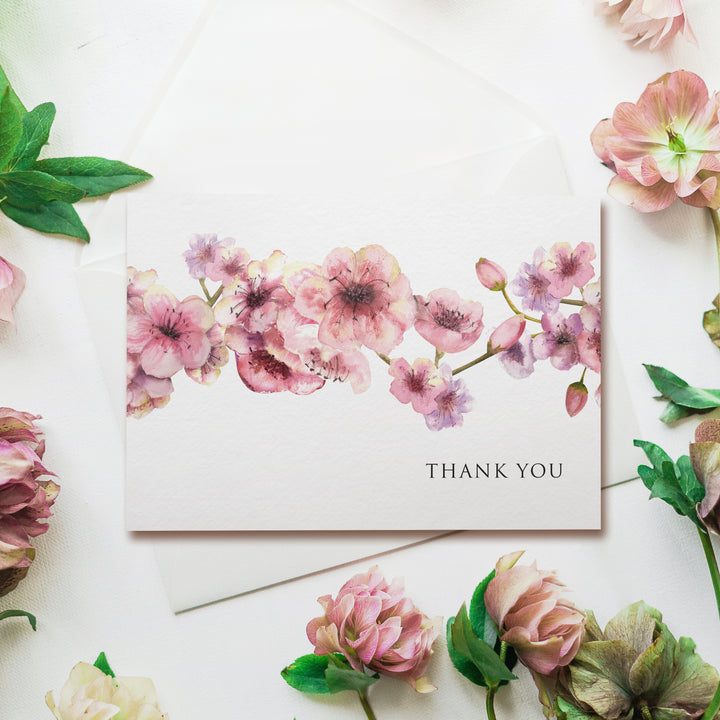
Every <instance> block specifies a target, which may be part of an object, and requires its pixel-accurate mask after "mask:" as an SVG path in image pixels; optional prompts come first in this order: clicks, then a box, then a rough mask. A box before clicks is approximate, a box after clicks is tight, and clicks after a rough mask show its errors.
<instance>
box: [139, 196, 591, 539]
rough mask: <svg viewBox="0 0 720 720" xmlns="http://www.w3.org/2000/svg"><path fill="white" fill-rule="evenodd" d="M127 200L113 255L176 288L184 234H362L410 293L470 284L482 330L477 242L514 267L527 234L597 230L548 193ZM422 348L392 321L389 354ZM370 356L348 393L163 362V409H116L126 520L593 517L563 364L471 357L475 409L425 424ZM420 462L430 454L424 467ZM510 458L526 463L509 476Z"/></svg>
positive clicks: (143, 525)
mask: <svg viewBox="0 0 720 720" xmlns="http://www.w3.org/2000/svg"><path fill="white" fill-rule="evenodd" d="M128 212H129V214H128V263H129V264H130V265H133V266H135V267H138V268H143V269H147V268H154V269H155V270H157V271H158V273H159V276H160V282H161V283H163V284H165V285H166V286H167V287H169V288H171V289H172V290H173V292H175V293H176V294H177V295H179V296H181V297H182V296H185V295H190V294H195V293H197V292H198V291H199V287H198V285H197V282H196V281H194V280H192V279H191V278H190V277H189V276H188V275H187V270H186V266H185V262H184V260H183V258H182V252H183V251H184V250H185V249H186V247H187V240H188V238H189V236H190V235H191V234H192V233H194V232H217V233H218V234H219V235H221V236H223V237H224V236H227V235H231V236H233V237H235V238H236V240H237V242H238V244H240V245H242V246H244V247H246V248H247V249H248V251H249V252H250V253H251V256H253V257H257V258H263V257H266V256H267V255H268V254H269V253H270V252H271V251H273V250H275V249H282V250H283V251H285V252H286V253H287V254H288V256H289V258H290V259H293V260H294V259H299V260H308V261H314V262H322V259H323V258H324V257H325V255H326V254H327V253H328V252H329V251H330V250H332V249H333V248H335V247H338V246H349V247H352V248H354V249H358V248H360V247H362V246H364V245H367V244H369V243H379V244H381V245H383V246H384V247H386V249H388V250H389V251H391V252H392V253H393V254H394V255H395V256H396V258H397V259H398V261H399V263H400V267H401V269H402V271H403V272H404V273H405V274H406V275H407V276H408V277H409V278H410V280H411V284H412V287H413V290H414V292H416V293H428V292H430V291H431V290H433V289H435V288H438V287H452V288H454V289H456V290H457V291H458V292H459V293H460V295H461V296H463V297H467V298H476V299H480V300H481V301H482V302H483V303H484V305H485V316H484V321H485V325H486V327H489V328H490V327H494V326H496V325H497V324H499V323H500V322H501V321H502V320H504V319H506V318H507V317H508V316H509V311H508V309H507V307H506V306H505V304H504V302H503V300H502V298H501V297H499V296H498V295H497V294H493V293H490V292H489V291H487V290H486V289H485V288H483V287H481V286H480V285H479V283H478V281H477V278H476V276H475V269H474V265H475V262H476V260H477V258H478V257H480V256H485V257H491V258H495V259H497V261H498V262H501V263H502V264H503V265H505V266H507V267H508V268H510V270H509V272H511V273H514V269H515V268H517V267H518V266H519V264H520V263H521V262H524V261H529V260H530V259H531V257H532V254H533V251H534V250H535V248H537V247H538V246H544V247H546V248H549V247H550V246H551V245H552V244H553V243H555V242H561V241H567V242H570V243H572V244H573V245H576V244H577V243H578V242H580V241H581V240H585V241H590V242H595V243H596V245H597V243H598V242H599V212H598V207H597V203H596V202H594V201H589V200H577V199H566V198H565V199H552V200H550V199H547V200H542V201H524V202H523V204H521V205H517V206H516V205H515V204H514V203H510V202H508V201H503V202H499V201H497V200H489V199H482V198H477V197H472V196H469V195H466V196H464V197H463V196H453V197H452V198H450V197H443V196H438V195H435V196H415V197H411V196H406V195H403V194H401V193H398V194H395V195H391V194H390V195H386V196H385V197H383V198H374V199H373V198H369V199H365V200H362V199H359V198H355V199H349V200H332V201H331V200H327V199H321V198H314V199H299V198H289V197H280V196H275V197H272V196H264V197H263V196H255V197H253V196H240V197H226V198H205V199H195V200H193V199H189V198H180V197H177V198H169V199H168V200H166V201H160V200H158V199H154V200H152V201H151V200H144V199H142V198H132V199H131V202H130V203H129V211H128ZM486 338H487V336H485V337H484V339H483V340H481V341H480V343H479V344H478V345H476V346H475V347H474V348H472V349H470V350H468V351H466V352H464V353H458V354H457V356H455V357H453V363H452V364H453V367H457V366H458V365H460V364H461V363H462V362H465V361H467V360H470V359H472V358H473V357H475V356H477V355H479V354H481V353H482V352H483V351H484V342H485V341H486ZM428 349H429V345H428V344H427V343H426V342H425V341H423V340H421V339H420V338H419V337H417V336H416V334H415V333H413V332H409V333H408V334H407V340H406V341H405V342H404V343H403V345H402V346H401V347H400V348H398V349H397V350H396V351H394V352H393V356H397V355H398V353H399V352H402V355H403V356H405V357H407V358H409V359H410V360H411V361H412V360H413V359H414V358H415V357H423V356H427V355H428ZM370 367H371V372H372V386H371V388H370V390H369V391H367V392H366V393H363V394H361V395H353V393H352V391H351V390H350V388H349V387H347V386H343V385H341V384H339V383H338V384H333V385H329V386H328V387H326V388H323V390H322V391H319V392H316V393H313V394H312V395H309V396H304V397H299V396H293V395H290V394H287V393H284V394H275V395H264V394H258V393H252V392H250V391H249V390H248V389H247V388H246V387H245V386H244V385H243V383H242V382H241V381H240V380H239V378H238V377H237V374H236V373H235V370H234V368H233V367H232V366H231V365H230V366H228V367H226V368H225V370H224V371H223V374H222V376H221V378H220V380H219V381H218V382H217V383H216V384H215V385H213V386H212V387H209V388H208V387H200V386H198V385H196V384H195V383H193V382H192V381H190V380H189V379H187V378H185V377H184V376H180V375H179V376H178V377H177V381H176V382H175V387H176V390H175V392H174V394H173V397H172V400H171V402H170V404H169V405H168V406H167V407H166V408H163V409H161V410H157V411H155V412H153V413H151V414H150V415H149V416H147V417H145V418H142V419H140V420H136V419H130V420H129V421H128V423H127V505H126V518H127V527H128V528H129V529H132V530H178V529H185V530H207V529H213V530H232V529H244V530H279V529H286V530H302V529H318V530H351V529H354V530H381V529H402V530H442V529H456V528H472V529H475V528H595V527H599V524H600V515H599V512H600V505H599V490H600V413H599V409H598V408H597V407H596V406H595V405H594V403H593V402H592V401H591V402H590V403H589V405H588V408H587V409H586V410H585V411H584V412H583V413H581V414H580V415H579V416H577V417H575V418H572V419H571V418H568V416H567V414H566V411H565V404H564V396H565V389H566V387H567V385H568V383H569V382H572V381H574V380H576V379H578V377H579V372H572V371H571V372H567V373H565V372H560V371H557V370H555V369H554V368H552V367H551V366H550V364H549V363H541V364H539V365H538V369H537V371H536V372H535V373H534V374H533V375H532V376H531V377H530V378H528V379H526V380H522V381H520V380H516V379H513V378H510V377H509V376H508V375H507V374H506V373H505V372H504V370H503V369H502V368H501V367H500V366H499V364H498V363H497V362H495V361H494V360H492V361H489V362H486V363H484V364H482V365H480V366H477V367H475V368H472V369H471V370H468V371H467V372H466V373H465V377H466V381H467V383H468V386H469V388H470V390H471V393H472V394H473V395H474V397H475V403H476V409H475V410H474V412H472V413H470V414H468V415H466V416H465V417H466V420H465V424H464V426H463V427H462V428H450V429H446V430H443V431H440V432H437V433H433V432H430V431H429V430H428V429H427V428H426V427H425V424H424V422H423V418H422V417H421V416H420V415H419V414H417V413H414V412H413V411H412V410H411V408H410V407H409V406H407V405H402V404H400V403H399V402H398V401H397V400H396V399H395V398H394V397H393V396H392V395H391V394H390V393H389V392H388V389H389V384H390V379H391V378H390V377H389V375H388V373H387V366H386V365H385V364H384V363H383V362H382V361H381V360H379V359H378V358H376V357H374V356H371V357H370ZM576 375H577V376H578V377H575V376H576ZM593 388H594V385H593ZM429 463H438V465H436V466H435V468H434V471H433V473H432V474H433V475H434V477H432V478H431V471H430V466H429V465H428V464H429ZM443 463H444V464H445V467H446V468H447V470H445V471H444V473H443V470H444V468H443V466H442V464H443ZM503 463H504V465H503ZM517 463H519V464H520V465H525V464H526V463H529V465H528V466H526V471H525V478H524V479H523V478H521V477H520V471H519V468H518V467H516V464H517ZM535 463H538V464H539V465H538V468H537V472H538V473H539V472H540V468H541V466H542V465H544V466H545V468H546V470H545V477H544V478H542V479H537V478H531V477H528V472H527V468H529V466H530V465H533V464H535ZM550 463H554V464H555V465H554V467H555V473H556V474H558V472H559V466H560V463H562V473H561V476H560V477H559V478H555V479H551V478H549V472H550V471H549V466H550ZM465 464H467V465H468V466H469V468H471V473H472V474H477V472H478V471H477V470H476V465H481V466H483V467H486V466H488V465H489V467H490V478H485V477H483V476H482V474H481V475H480V476H479V477H478V478H474V477H473V478H471V479H468V478H467V477H462V478H461V477H460V475H461V474H463V473H462V468H463V466H464V465H465ZM453 465H454V467H453ZM496 465H497V466H499V469H497V471H496ZM453 472H454V474H455V478H453V477H452V475H453ZM443 474H444V475H445V477H444V478H443V477H442V475H443ZM503 474H504V475H506V476H507V477H502V475H503Z"/></svg>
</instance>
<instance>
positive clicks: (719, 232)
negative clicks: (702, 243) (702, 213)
mask: <svg viewBox="0 0 720 720" xmlns="http://www.w3.org/2000/svg"><path fill="white" fill-rule="evenodd" d="M708 212H709V213H710V219H711V220H712V224H713V230H714V231H715V247H716V248H717V256H718V274H720V215H718V211H717V210H713V209H712V208H711V207H709V208H708Z"/></svg>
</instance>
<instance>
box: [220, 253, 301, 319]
mask: <svg viewBox="0 0 720 720" xmlns="http://www.w3.org/2000/svg"><path fill="white" fill-rule="evenodd" d="M284 265H285V254H284V253H282V252H280V251H279V250H275V251H274V252H273V253H272V254H271V255H270V257H268V258H266V259H265V260H253V261H252V262H250V263H248V266H247V268H246V270H245V272H244V273H241V274H240V275H239V276H238V277H237V278H236V279H235V280H234V281H233V282H232V283H231V284H230V285H228V286H227V287H226V288H225V289H224V290H223V296H222V300H220V302H219V303H218V304H217V305H216V306H215V317H216V318H217V321H218V322H219V323H220V324H221V325H222V326H223V327H231V326H235V325H237V326H240V327H242V328H244V329H245V330H247V331H248V332H250V333H263V332H265V331H266V330H268V329H269V328H271V327H272V326H273V325H274V324H275V323H276V322H277V319H278V313H279V312H280V311H281V310H282V309H283V308H285V307H286V306H288V305H289V304H290V303H291V302H292V297H291V295H290V293H289V292H288V291H287V290H286V289H285V287H284V286H283V266H284Z"/></svg>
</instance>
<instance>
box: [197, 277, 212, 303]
mask: <svg viewBox="0 0 720 720" xmlns="http://www.w3.org/2000/svg"><path fill="white" fill-rule="evenodd" d="M200 287H201V288H202V289H203V292H204V293H205V299H206V300H207V301H208V302H210V301H211V300H212V298H211V297H210V293H209V292H208V289H207V285H206V284H205V278H200Z"/></svg>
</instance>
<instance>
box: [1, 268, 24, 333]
mask: <svg viewBox="0 0 720 720" xmlns="http://www.w3.org/2000/svg"><path fill="white" fill-rule="evenodd" d="M24 289H25V273H24V272H23V271H22V270H21V269H20V268H19V267H16V266H15V265H13V264H11V263H9V262H8V261H7V260H5V259H4V258H2V257H0V322H6V323H10V324H11V325H15V316H14V315H13V307H14V306H15V303H16V302H17V301H18V298H19V297H20V295H22V292H23V290H24Z"/></svg>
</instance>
